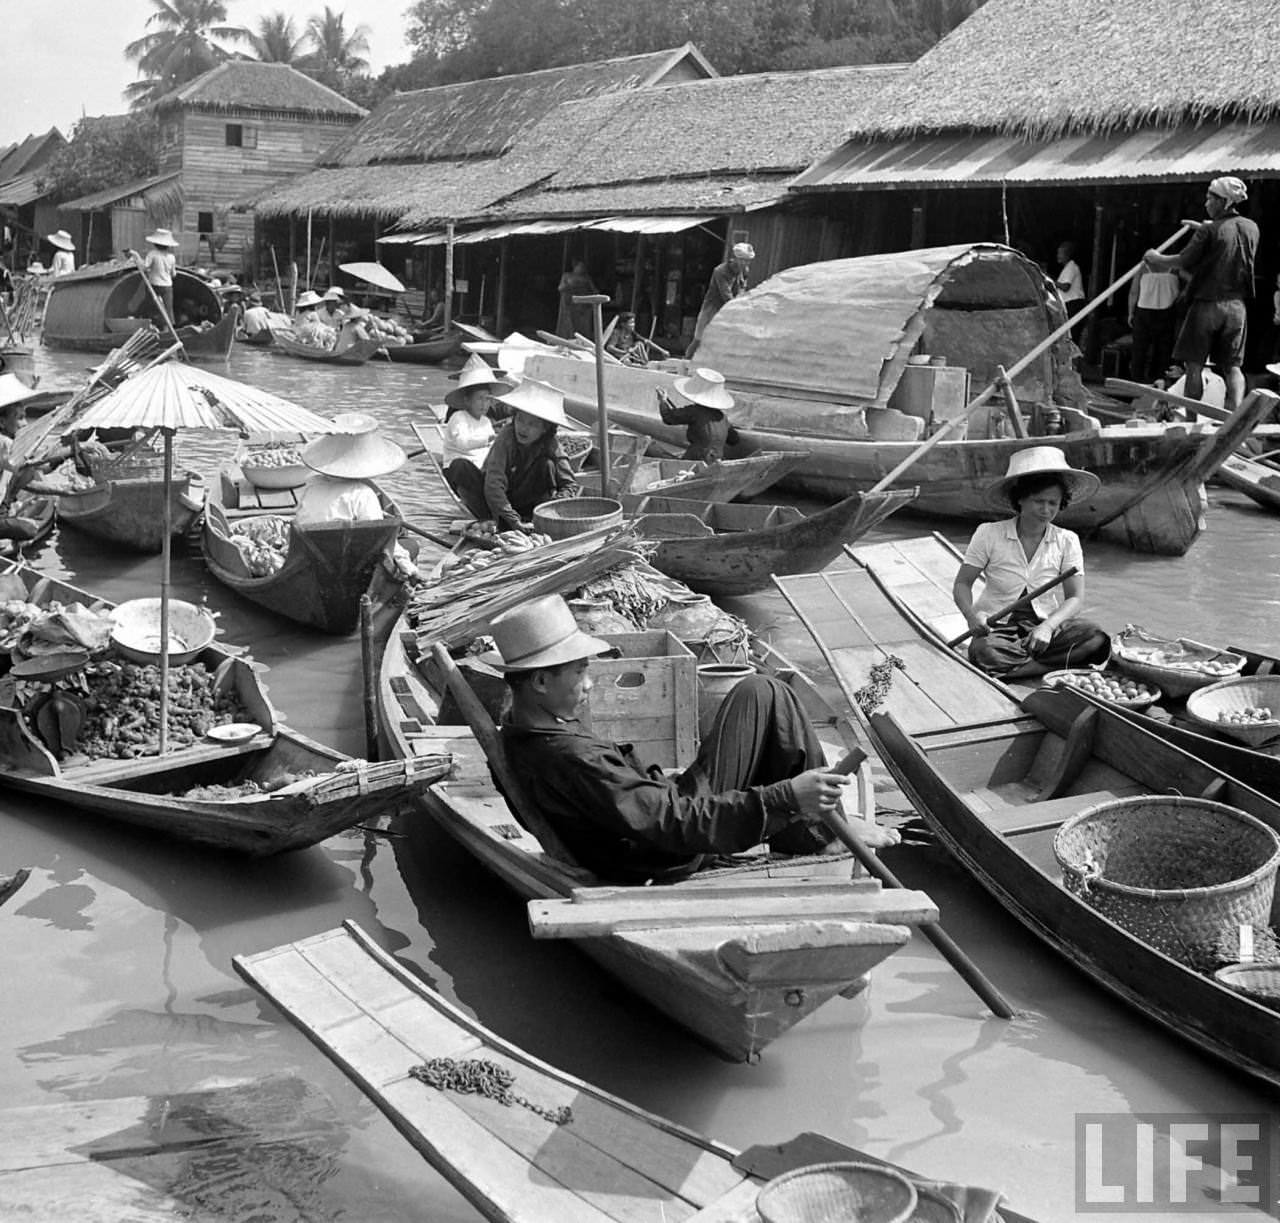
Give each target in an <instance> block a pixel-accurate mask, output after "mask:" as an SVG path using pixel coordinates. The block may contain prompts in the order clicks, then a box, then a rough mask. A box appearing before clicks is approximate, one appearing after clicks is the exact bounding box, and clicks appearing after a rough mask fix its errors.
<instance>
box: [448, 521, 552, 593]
mask: <svg viewBox="0 0 1280 1223" xmlns="http://www.w3.org/2000/svg"><path fill="white" fill-rule="evenodd" d="M463 535H464V538H467V539H470V540H472V541H473V542H474V543H476V544H478V545H479V546H478V547H476V548H473V549H471V550H470V551H468V552H461V553H452V552H451V553H450V554H449V555H448V556H446V557H445V558H444V559H443V560H442V561H441V562H440V564H439V565H438V566H437V567H436V580H437V581H444V579H445V578H456V577H461V576H463V575H464V574H468V573H479V572H480V571H481V570H482V569H487V568H488V567H489V566H490V565H492V564H494V563H496V562H497V561H500V560H504V559H506V558H507V557H510V556H519V555H520V554H522V553H524V552H532V551H533V550H534V549H535V548H541V547H543V546H544V545H545V544H549V543H551V536H550V535H542V534H540V533H538V532H536V531H535V532H533V533H531V534H526V533H525V532H524V531H499V530H498V529H497V525H496V524H495V523H492V522H478V523H474V524H472V526H470V527H468V528H467V530H466V531H464V532H463Z"/></svg>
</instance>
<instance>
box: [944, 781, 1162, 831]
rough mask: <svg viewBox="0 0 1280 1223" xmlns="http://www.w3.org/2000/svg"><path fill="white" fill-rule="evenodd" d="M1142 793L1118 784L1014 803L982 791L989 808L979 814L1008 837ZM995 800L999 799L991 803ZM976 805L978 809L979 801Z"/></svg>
mask: <svg viewBox="0 0 1280 1223" xmlns="http://www.w3.org/2000/svg"><path fill="white" fill-rule="evenodd" d="M1142 793H1145V791H1144V789H1143V788H1142V787H1141V786H1139V785H1132V786H1117V787H1115V788H1113V789H1110V790H1090V791H1089V792H1088V793H1085V794H1064V795H1062V796H1061V797H1059V798H1051V799H1048V800H1046V801H1045V802H1031V803H1010V802H1008V798H1007V796H1002V795H1001V794H999V793H998V792H997V791H994V790H988V791H985V792H981V791H980V792H979V794H980V797H981V798H982V799H983V800H984V807H985V808H986V809H984V810H980V811H979V815H980V818H981V819H982V822H983V823H984V824H985V825H986V826H987V827H988V828H991V829H993V830H994V831H995V832H999V833H1002V834H1003V835H1004V836H1006V837H1015V836H1025V835H1026V834H1027V833H1030V832H1040V831H1043V830H1045V829H1049V828H1058V827H1060V826H1061V825H1062V824H1063V823H1065V822H1066V821H1067V820H1069V819H1070V818H1071V817H1072V816H1073V815H1078V814H1079V813H1080V812H1081V811H1083V810H1084V809H1085V808H1086V807H1092V806H1094V805H1095V804H1097V803H1105V802H1110V801H1112V800H1113V799H1117V798H1128V797H1130V796H1131V795H1133V794H1142ZM969 799H970V795H967V794H966V795H965V801H966V802H968V801H969ZM991 799H994V800H996V801H995V802H991V801H990V800H991ZM972 805H973V807H974V809H975V810H978V804H977V803H973V804H972Z"/></svg>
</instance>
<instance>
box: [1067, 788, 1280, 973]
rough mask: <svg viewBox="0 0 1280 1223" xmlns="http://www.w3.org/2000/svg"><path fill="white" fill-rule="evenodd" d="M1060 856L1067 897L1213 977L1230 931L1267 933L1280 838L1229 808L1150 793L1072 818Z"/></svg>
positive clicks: (1094, 808) (1222, 805) (1241, 813)
mask: <svg viewBox="0 0 1280 1223" xmlns="http://www.w3.org/2000/svg"><path fill="white" fill-rule="evenodd" d="M1053 852H1054V856H1055V857H1056V858H1057V859H1058V863H1059V865H1060V866H1061V867H1062V879H1063V883H1064V884H1065V886H1066V888H1067V890H1068V891H1069V892H1072V893H1073V894H1075V895H1077V896H1079V897H1081V898H1082V899H1083V900H1084V901H1085V902H1086V903H1088V904H1089V905H1091V906H1092V907H1093V908H1094V909H1096V910H1097V911H1098V912H1099V913H1101V914H1102V915H1103V916H1104V917H1107V918H1109V919H1110V920H1111V921H1113V922H1115V923H1116V925H1118V926H1122V927H1124V929H1126V930H1128V931H1129V933H1130V934H1132V935H1134V936H1135V937H1136V938H1140V939H1141V940H1142V941H1143V942H1145V943H1149V944H1150V945H1151V946H1153V947H1155V948H1156V949H1157V950H1159V951H1162V952H1164V953H1165V954H1166V955H1169V956H1172V957H1173V958H1174V959H1175V960H1179V961H1181V962H1182V963H1184V964H1187V965H1190V966H1191V967H1193V968H1197V969H1201V970H1209V969H1212V968H1213V967H1215V966H1216V964H1217V963H1219V962H1220V961H1219V960H1218V958H1217V953H1216V950H1215V949H1216V947H1217V946H1218V945H1219V943H1220V942H1221V939H1222V938H1223V936H1224V934H1225V933H1226V932H1228V931H1231V932H1234V930H1235V929H1236V928H1237V927H1238V926H1241V925H1244V924H1246V923H1247V924H1249V925H1252V926H1266V925H1267V924H1268V921H1269V917H1270V914H1271V901H1272V896H1273V894H1274V892H1275V883H1276V868H1277V866H1280V836H1277V835H1276V833H1275V832H1274V831H1272V830H1271V829H1270V828H1268V827H1267V826H1266V824H1264V823H1263V822H1262V821H1261V820H1258V819H1255V818H1254V817H1253V816H1251V815H1247V814H1246V813H1245V812H1243V811H1238V810H1237V809H1236V808H1235V807H1228V806H1227V805H1226V804H1225V803H1214V802H1209V801H1207V800H1206V799H1199V798H1181V797H1169V796H1166V795H1157V794H1151V795H1140V796H1139V797H1137V798H1120V799H1113V800H1111V801H1108V802H1105V803H1099V804H1097V805H1096V806H1093V807H1088V808H1086V809H1085V810H1084V811H1081V812H1080V813H1079V814H1078V815H1074V816H1072V817H1071V819H1069V820H1067V822H1066V823H1065V824H1063V825H1062V827H1061V828H1059V829H1058V831H1057V834H1056V835H1055V836H1054V838H1053Z"/></svg>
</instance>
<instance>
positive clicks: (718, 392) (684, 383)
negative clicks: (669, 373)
mask: <svg viewBox="0 0 1280 1223" xmlns="http://www.w3.org/2000/svg"><path fill="white" fill-rule="evenodd" d="M673 385H674V386H675V389H676V391H677V392H678V393H679V394H681V395H683V396H684V397H685V398H686V399H689V400H692V401H693V402H694V403H700V404H701V405H702V406H703V407H704V408H714V409H716V410H717V411H720V412H729V411H732V409H733V396H732V395H731V394H730V393H729V388H728V387H726V386H725V384H724V375H723V374H722V373H720V372H719V371H718V370H714V369H695V370H694V371H693V373H692V374H690V375H689V377H687V378H677V379H676V380H675V383H674V384H673Z"/></svg>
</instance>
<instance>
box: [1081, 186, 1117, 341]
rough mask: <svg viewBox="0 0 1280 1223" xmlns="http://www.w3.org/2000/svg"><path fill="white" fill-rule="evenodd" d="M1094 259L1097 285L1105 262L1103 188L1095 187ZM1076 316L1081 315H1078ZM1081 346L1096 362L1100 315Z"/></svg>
mask: <svg viewBox="0 0 1280 1223" xmlns="http://www.w3.org/2000/svg"><path fill="white" fill-rule="evenodd" d="M1093 195H1094V204H1093V259H1092V261H1091V262H1090V265H1089V275H1090V277H1091V278H1092V280H1091V283H1092V284H1093V285H1094V286H1095V287H1096V286H1097V285H1099V284H1100V283H1101V282H1102V277H1103V271H1102V267H1103V263H1102V188H1101V187H1095V188H1094V189H1093ZM1112 292H1114V288H1113V289H1112V290H1111V291H1109V292H1108V293H1107V301H1108V302H1109V301H1110V300H1111V293H1112ZM1076 317H1079V315H1077V316H1076ZM1080 347H1081V348H1082V349H1083V350H1084V351H1085V353H1087V354H1088V360H1089V362H1090V364H1092V363H1093V362H1094V359H1095V358H1096V356H1097V352H1098V316H1097V315H1096V314H1091V315H1090V316H1089V321H1088V322H1087V323H1086V324H1085V329H1084V335H1083V336H1081V343H1080Z"/></svg>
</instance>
